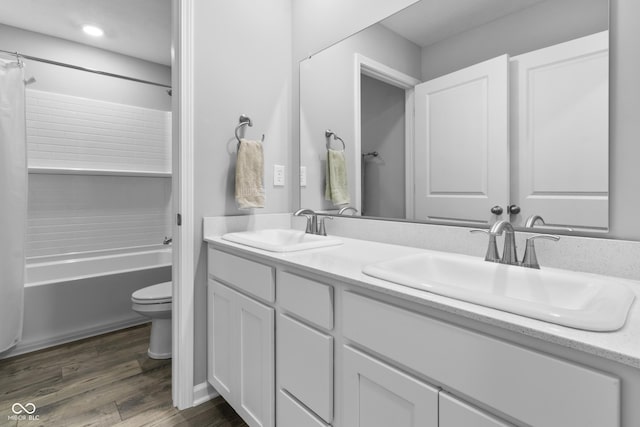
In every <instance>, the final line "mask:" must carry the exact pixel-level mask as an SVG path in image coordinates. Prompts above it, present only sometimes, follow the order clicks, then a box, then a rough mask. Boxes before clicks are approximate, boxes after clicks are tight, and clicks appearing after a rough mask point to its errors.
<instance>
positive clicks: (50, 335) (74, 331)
mask: <svg viewBox="0 0 640 427" xmlns="http://www.w3.org/2000/svg"><path fill="white" fill-rule="evenodd" d="M170 280H171V248H170V247H167V246H158V247H155V246H154V247H144V248H133V249H126V250H110V251H99V252H92V253H83V254H66V255H59V256H47V257H33V258H28V259H27V263H26V282H25V290H24V292H25V293H24V299H25V303H24V327H23V334H22V341H21V342H20V343H18V345H16V347H14V348H13V349H12V350H10V351H8V352H5V353H2V354H0V358H5V357H11V356H14V355H18V354H22V353H27V352H30V351H35V350H39V349H42V348H46V347H51V346H54V345H58V344H62V343H65V342H70V341H75V340H78V339H82V338H86V337H90V336H94V335H98V334H102V333H105V332H110V331H114V330H118V329H122V328H126V327H128V326H133V325H136V324H140V323H144V322H146V321H147V319H146V318H144V317H142V316H140V315H139V314H137V313H135V312H134V311H133V310H131V294H132V293H133V292H134V291H136V290H137V289H140V288H143V287H145V286H149V285H153V284H156V283H161V282H168V281H170Z"/></svg>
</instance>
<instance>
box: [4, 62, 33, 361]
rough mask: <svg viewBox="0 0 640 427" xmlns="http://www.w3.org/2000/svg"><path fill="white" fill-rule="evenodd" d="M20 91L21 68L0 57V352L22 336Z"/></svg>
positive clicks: (24, 182)
mask: <svg viewBox="0 0 640 427" xmlns="http://www.w3.org/2000/svg"><path fill="white" fill-rule="evenodd" d="M24 92H25V88H24V72H23V68H22V65H21V64H20V63H18V62H17V61H16V58H9V57H6V55H3V57H2V58H0V104H1V105H2V108H1V109H0V200H2V209H1V210H0V234H1V235H2V236H3V237H2V244H1V245H0V352H3V351H5V350H7V349H9V348H11V347H12V346H14V345H15V344H16V343H17V342H18V341H19V340H20V339H21V337H22V326H23V325H22V318H23V298H24V291H23V283H24V252H25V249H24V247H25V236H24V235H25V230H26V216H27V156H26V139H25V115H24V104H25V94H24Z"/></svg>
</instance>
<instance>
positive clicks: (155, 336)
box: [131, 282, 172, 359]
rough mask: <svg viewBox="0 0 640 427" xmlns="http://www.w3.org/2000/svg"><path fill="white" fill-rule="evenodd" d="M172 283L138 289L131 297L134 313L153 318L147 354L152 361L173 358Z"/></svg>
mask: <svg viewBox="0 0 640 427" xmlns="http://www.w3.org/2000/svg"><path fill="white" fill-rule="evenodd" d="M171 299H172V298H171V282H165V283H158V284H157V285H151V286H147V287H146V288H142V289H138V290H137V291H135V292H134V293H133V294H132V295H131V302H132V303H133V305H132V308H133V311H135V312H137V313H140V314H142V315H143V316H146V317H150V318H151V338H150V339H149V351H148V352H147V354H148V355H149V357H150V358H152V359H170V358H171Z"/></svg>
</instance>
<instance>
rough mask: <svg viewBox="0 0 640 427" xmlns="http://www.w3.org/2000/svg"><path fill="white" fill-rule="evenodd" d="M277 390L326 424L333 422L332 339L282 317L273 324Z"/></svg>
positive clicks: (295, 321) (286, 317) (284, 316)
mask: <svg viewBox="0 0 640 427" xmlns="http://www.w3.org/2000/svg"><path fill="white" fill-rule="evenodd" d="M277 330H278V334H277V342H278V348H277V354H278V357H277V363H278V367H277V369H276V373H277V375H278V379H279V383H280V387H282V388H283V389H285V390H286V391H287V392H289V393H290V394H291V395H292V396H294V397H295V398H296V399H298V400H299V401H300V402H302V403H303V404H304V405H305V406H307V407H308V408H309V409H311V410H312V411H313V412H315V413H316V414H317V415H318V416H319V417H320V418H322V419H323V420H325V421H326V422H328V423H330V422H331V420H332V419H333V337H331V336H329V335H325V334H323V333H321V332H318V331H316V330H315V329H312V328H310V327H309V326H306V325H303V324H302V323H300V322H298V321H297V320H294V319H292V318H290V317H288V316H286V315H279V316H278V321H277Z"/></svg>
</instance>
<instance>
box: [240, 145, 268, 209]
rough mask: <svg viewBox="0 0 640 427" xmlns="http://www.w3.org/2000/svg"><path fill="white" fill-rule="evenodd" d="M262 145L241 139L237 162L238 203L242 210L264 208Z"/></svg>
mask: <svg viewBox="0 0 640 427" xmlns="http://www.w3.org/2000/svg"><path fill="white" fill-rule="evenodd" d="M263 175H264V156H263V153H262V143H261V142H260V141H250V140H248V139H241V140H240V145H239V147H238V159H237V161H236V203H237V204H238V208H240V209H251V208H264V185H263V183H262V180H263Z"/></svg>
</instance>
